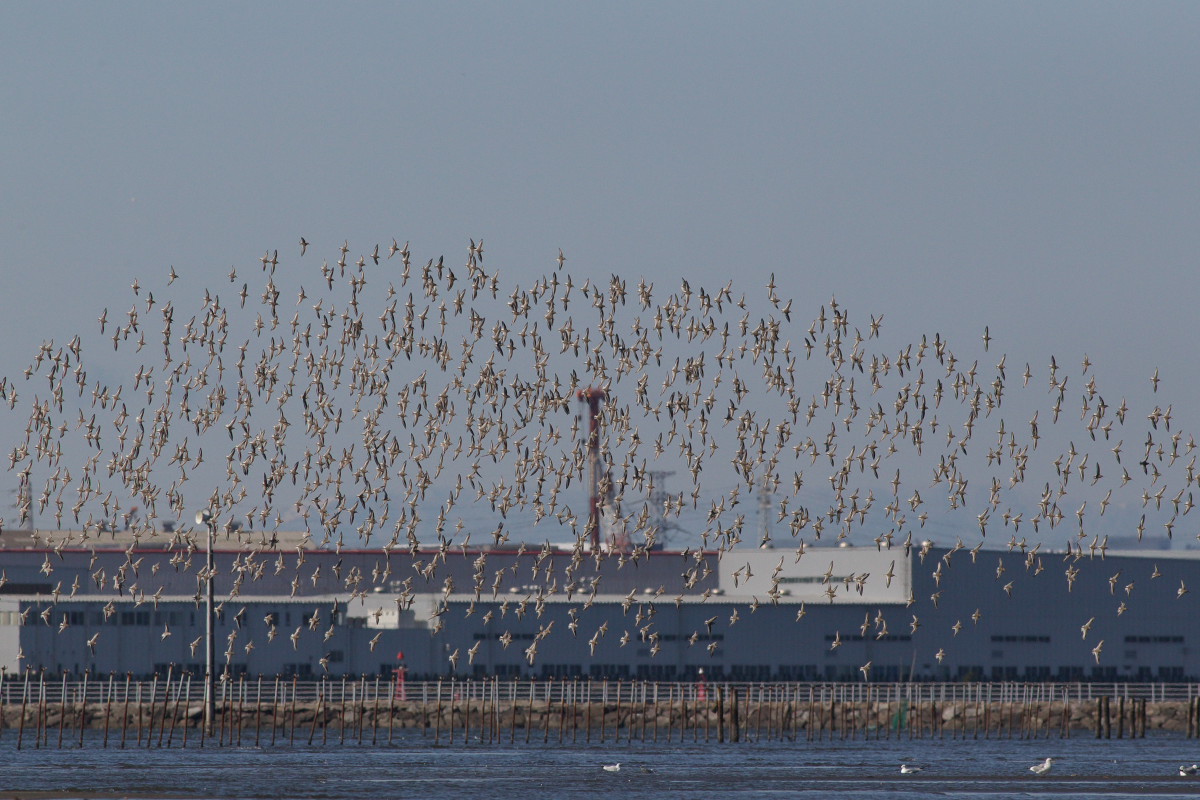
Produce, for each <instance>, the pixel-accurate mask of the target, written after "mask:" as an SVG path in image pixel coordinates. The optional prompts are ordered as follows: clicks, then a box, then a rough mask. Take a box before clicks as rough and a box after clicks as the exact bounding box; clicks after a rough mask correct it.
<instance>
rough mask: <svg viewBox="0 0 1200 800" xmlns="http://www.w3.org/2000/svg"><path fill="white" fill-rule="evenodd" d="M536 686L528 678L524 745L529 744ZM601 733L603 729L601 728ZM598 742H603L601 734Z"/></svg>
mask: <svg viewBox="0 0 1200 800" xmlns="http://www.w3.org/2000/svg"><path fill="white" fill-rule="evenodd" d="M536 686H537V680H536V679H535V678H534V677H533V676H532V675H531V676H530V677H529V702H527V703H526V704H525V744H529V734H530V732H531V729H532V728H533V698H534V688H535V687H536ZM601 731H603V728H601ZM600 741H602V742H603V741H604V737H603V734H602V735H601V737H600Z"/></svg>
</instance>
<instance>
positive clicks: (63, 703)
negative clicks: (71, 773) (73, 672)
mask: <svg viewBox="0 0 1200 800" xmlns="http://www.w3.org/2000/svg"><path fill="white" fill-rule="evenodd" d="M66 723H67V671H66V670H63V675H62V689H60V690H59V695H58V749H59V750H62V743H63V726H65V725H66Z"/></svg>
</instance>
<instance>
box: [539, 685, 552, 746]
mask: <svg viewBox="0 0 1200 800" xmlns="http://www.w3.org/2000/svg"><path fill="white" fill-rule="evenodd" d="M553 693H554V678H550V679H549V680H548V681H547V682H546V711H545V713H544V714H543V715H542V744H547V743H548V742H549V741H550V695H552V694H553Z"/></svg>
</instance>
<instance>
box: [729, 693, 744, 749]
mask: <svg viewBox="0 0 1200 800" xmlns="http://www.w3.org/2000/svg"><path fill="white" fill-rule="evenodd" d="M738 694H739V692H738V688H737V686H732V687H730V695H729V704H730V709H729V728H730V734H731V738H732V739H733V743H734V744H737V743H738V742H740V741H741V740H742V721H741V719H740V718H739V714H738Z"/></svg>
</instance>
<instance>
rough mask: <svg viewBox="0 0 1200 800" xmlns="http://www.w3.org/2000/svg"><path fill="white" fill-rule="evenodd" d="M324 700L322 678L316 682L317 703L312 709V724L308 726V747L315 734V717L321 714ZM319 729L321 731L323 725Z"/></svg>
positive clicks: (310, 745)
mask: <svg viewBox="0 0 1200 800" xmlns="http://www.w3.org/2000/svg"><path fill="white" fill-rule="evenodd" d="M324 701H325V681H324V679H322V680H321V682H320V683H318V684H317V705H316V708H315V709H313V718H312V724H311V725H309V726H308V746H309V747H312V743H313V737H314V736H316V735H317V719H318V718H319V717H320V716H321V712H322V711H323V708H322V706H323V704H324ZM321 730H322V731H324V730H325V726H324V725H322V726H321ZM322 744H324V742H322Z"/></svg>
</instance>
